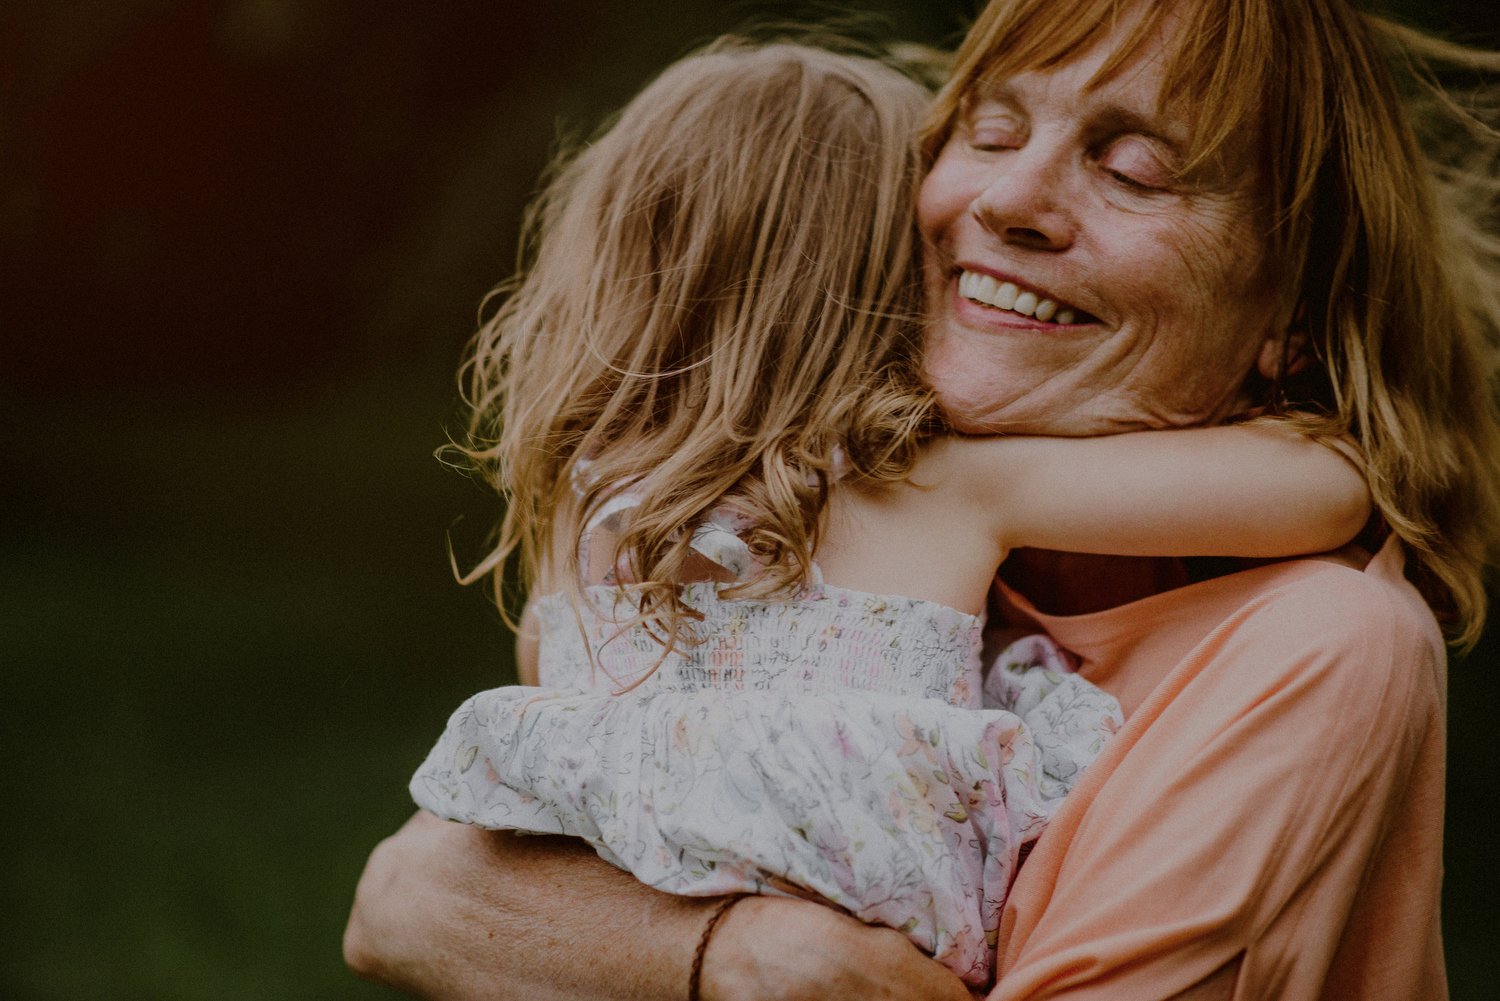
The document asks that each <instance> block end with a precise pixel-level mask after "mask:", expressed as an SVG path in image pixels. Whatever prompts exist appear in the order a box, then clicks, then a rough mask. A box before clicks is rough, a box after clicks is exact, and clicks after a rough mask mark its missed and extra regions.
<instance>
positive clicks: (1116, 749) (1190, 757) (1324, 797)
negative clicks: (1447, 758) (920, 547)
mask: <svg viewBox="0 0 1500 1001" xmlns="http://www.w3.org/2000/svg"><path fill="white" fill-rule="evenodd" d="M1442 671H1443V650H1442V647H1441V641H1440V640H1438V639H1437V638H1436V627H1435V623H1433V622H1432V618H1431V614H1430V613H1429V612H1427V610H1426V608H1425V606H1421V605H1420V604H1419V603H1417V604H1415V605H1414V603H1413V602H1412V601H1411V600H1409V598H1408V596H1407V595H1405V594H1403V593H1402V592H1401V591H1400V590H1399V589H1398V588H1396V587H1394V586H1393V585H1391V584H1390V583H1389V582H1384V581H1381V580H1379V579H1373V578H1371V577H1370V576H1368V575H1366V574H1361V573H1359V572H1357V571H1353V570H1349V569H1346V568H1340V567H1332V566H1330V567H1329V569H1328V571H1327V572H1322V573H1317V574H1315V575H1311V576H1308V577H1305V578H1303V579H1301V580H1298V581H1295V582H1293V583H1290V584H1287V585H1285V586H1282V587H1280V588H1273V589H1271V590H1269V591H1267V592H1266V593H1264V594H1261V595H1259V596H1257V597H1256V599H1255V600H1253V601H1251V602H1249V603H1247V604H1246V605H1245V606H1244V607H1242V608H1241V609H1240V610H1239V611H1238V613H1237V614H1235V615H1234V616H1232V617H1231V618H1230V619H1229V620H1228V621H1225V622H1223V623H1221V624H1220V625H1219V626H1218V627H1217V628H1215V629H1214V630H1213V631H1212V632H1211V633H1209V635H1208V636H1207V638H1206V639H1205V640H1203V642H1201V643H1200V644H1198V646H1197V647H1196V648H1195V649H1193V651H1192V652H1191V653H1189V654H1188V655H1187V657H1186V658H1185V659H1184V660H1183V661H1182V662H1181V663H1179V664H1178V665H1177V667H1176V668H1175V669H1173V670H1172V671H1171V673H1170V674H1169V675H1168V676H1167V677H1166V678H1165V680H1164V681H1163V682H1162V683H1161V684H1160V685H1159V686H1158V687H1157V688H1156V690H1154V691H1153V692H1152V694H1151V696H1150V697H1149V698H1148V699H1147V700H1146V701H1145V702H1144V703H1142V705H1141V706H1140V707H1139V708H1138V709H1137V710H1136V712H1135V713H1134V714H1133V715H1132V716H1131V718H1130V719H1129V720H1128V721H1127V723H1126V725H1125V727H1124V729H1122V731H1121V732H1120V733H1119V734H1118V735H1117V736H1116V737H1115V738H1114V740H1113V741H1112V743H1111V745H1110V746H1109V747H1107V748H1106V750H1105V752H1104V754H1103V755H1101V757H1100V758H1099V760H1098V761H1096V762H1095V763H1094V765H1092V766H1091V767H1090V769H1089V771H1088V772H1087V773H1086V774H1085V775H1084V777H1083V778H1082V780H1081V781H1080V783H1079V785H1078V786H1077V787H1076V788H1075V790H1074V792H1073V793H1072V794H1071V795H1070V796H1069V798H1068V800H1067V801H1066V802H1065V803H1064V805H1063V807H1062V808H1061V809H1060V810H1059V812H1058V814H1057V816H1056V817H1055V819H1054V820H1053V823H1052V826H1051V827H1050V828H1049V829H1048V831H1047V833H1046V834H1045V835H1044V836H1043V837H1042V838H1041V840H1040V841H1039V842H1038V844H1037V847H1036V848H1035V850H1034V851H1033V852H1032V854H1031V856H1030V858H1029V860H1028V861H1027V864H1026V867H1025V868H1024V869H1023V870H1022V873H1021V875H1020V877H1019V878H1018V879H1017V881H1016V884H1015V887H1014V890H1013V892H1012V895H1011V898H1010V900H1009V902H1008V904H1007V907H1006V912H1005V915H1004V918H1003V923H1002V926H1001V943H1002V944H1001V949H1002V953H1001V960H1000V973H1001V976H1000V980H999V983H998V984H997V986H996V987H995V989H994V991H993V992H992V993H991V995H990V999H991V1001H1018V999H1022V998H1026V999H1037V1001H1039V999H1043V998H1065V999H1068V1001H1085V999H1094V998H1100V999H1104V998H1108V999H1110V1001H1130V999H1139V1001H1163V999H1167V998H1170V997H1172V996H1173V995H1174V994H1177V993H1178V992H1180V991H1182V990H1185V989H1186V988H1188V987H1191V986H1192V985H1194V984H1196V983H1198V982H1199V981H1201V980H1203V979H1204V978H1206V977H1208V976H1210V975H1211V974H1213V973H1214V971H1215V970H1218V969H1219V968H1221V967H1222V966H1224V964H1225V963H1227V962H1229V961H1231V960H1233V959H1235V957H1236V956H1243V960H1242V962H1241V966H1240V972H1239V977H1238V984H1237V987H1236V993H1235V995H1234V996H1235V997H1246V998H1256V999H1273V998H1285V999H1299V1001H1300V999H1308V1001H1312V999H1315V998H1323V997H1326V996H1327V994H1326V993H1325V991H1324V986H1325V981H1326V979H1327V975H1328V971H1329V970H1330V968H1331V967H1333V966H1334V965H1335V962H1336V959H1337V958H1338V955H1339V954H1340V952H1341V950H1343V951H1344V952H1347V951H1348V950H1349V949H1350V948H1356V949H1357V948H1358V947H1359V944H1358V943H1354V944H1353V945H1351V943H1349V942H1348V941H1346V929H1348V928H1349V927H1350V926H1351V922H1350V912H1351V909H1352V908H1353V907H1354V906H1355V903H1356V900H1357V898H1360V896H1361V893H1362V892H1363V891H1364V890H1365V888H1367V887H1368V886H1369V885H1370V884H1371V883H1372V882H1373V883H1379V882H1380V881H1381V880H1380V878H1379V874H1378V873H1375V872H1374V870H1375V869H1377V868H1378V867H1379V866H1380V864H1381V861H1380V860H1381V859H1382V858H1383V846H1385V845H1387V843H1388V840H1389V839H1391V838H1392V837H1393V836H1394V837H1398V838H1401V839H1406V840H1407V841H1408V842H1409V843H1408V844H1407V845H1406V848H1405V850H1404V851H1403V853H1402V857H1403V858H1405V859H1407V860H1408V864H1410V860H1412V859H1416V860H1417V863H1416V864H1415V865H1414V868H1413V871H1412V872H1411V873H1409V874H1407V876H1408V877H1409V879H1408V882H1409V881H1410V880H1416V881H1418V882H1423V881H1425V883H1426V884H1430V887H1428V888H1427V889H1425V890H1424V889H1422V888H1421V887H1419V888H1418V889H1417V890H1416V892H1414V893H1411V894H1408V897H1409V898H1410V900H1414V901H1416V902H1417V903H1418V905H1419V906H1418V907H1417V910H1418V911H1420V910H1421V909H1422V907H1423V906H1426V907H1427V908H1428V910H1429V911H1430V913H1428V914H1426V915H1425V916H1423V915H1421V914H1391V915H1387V917H1389V918H1391V919H1392V920H1413V919H1415V920H1418V921H1426V922H1427V923H1428V924H1430V925H1432V926H1433V927H1435V923H1436V902H1437V898H1438V889H1437V888H1438V885H1439V884H1440V881H1441V862H1440V855H1441V827H1442V817H1441V814H1442V806H1441V786H1442ZM1434 749H1435V753H1434ZM1434 786H1435V788H1436V792H1435V795H1434V794H1433V789H1434ZM1414 789H1415V790H1416V794H1414ZM1423 901H1426V902H1427V903H1426V904H1423V903H1422V902H1423ZM1377 903H1378V902H1377ZM1408 910H1409V911H1410V910H1411V908H1409V907H1408ZM1380 923H1381V922H1373V923H1372V922H1369V921H1368V920H1365V921H1361V922H1360V923H1359V925H1360V926H1361V927H1363V926H1366V925H1371V924H1380ZM1412 934H1413V935H1414V936H1415V937H1416V938H1418V939H1423V941H1422V942H1421V943H1420V944H1419V945H1417V946H1414V947H1413V949H1412V950H1411V954H1412V958H1411V964H1415V965H1417V966H1420V965H1421V962H1422V960H1421V958H1420V957H1421V953H1422V950H1423V947H1425V946H1426V944H1427V943H1426V941H1425V929H1421V928H1418V929H1415V930H1413V932H1412ZM1366 945H1368V943H1366ZM1383 962H1386V963H1387V965H1390V964H1391V963H1392V962H1394V964H1395V965H1396V966H1397V967H1399V966H1401V964H1402V963H1403V962H1404V960H1403V959H1402V958H1401V957H1400V956H1397V957H1394V959H1393V958H1392V957H1387V958H1386V959H1385V960H1383ZM1411 964H1408V965H1411ZM1399 974H1400V971H1399V970H1398V971H1397V975H1398V979H1399ZM1415 975H1416V974H1413V976H1415ZM1408 979H1410V978H1408ZM1382 996H1386V995H1382ZM1388 996H1392V997H1396V996H1402V997H1410V996H1416V995H1415V994H1399V995H1398V994H1391V995H1388Z"/></svg>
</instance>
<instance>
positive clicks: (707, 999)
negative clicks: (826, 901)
mask: <svg viewBox="0 0 1500 1001" xmlns="http://www.w3.org/2000/svg"><path fill="white" fill-rule="evenodd" d="M716 904H717V898H696V897H678V896H673V895H671V894H667V893H662V892H660V891H657V890H653V889H651V888H650V887H648V886H646V885H645V884H643V883H640V882H638V881H637V880H636V879H635V878H634V877H633V876H631V875H630V874H628V873H626V872H624V871H622V870H620V869H616V868H615V867H614V866H612V865H610V864H609V863H607V862H604V861H603V860H601V859H600V858H599V857H598V856H597V855H595V854H594V852H593V851H592V850H591V849H589V848H588V847H587V846H585V845H584V843H583V842H581V841H577V840H575V839H572V838H558V837H524V838H523V837H516V836H514V835H512V834H510V833H508V832H499V831H482V830H479V829H478V828H473V827H467V826H465V825H463V824H452V823H448V822H447V821H443V820H438V819H437V818H436V817H434V816H432V815H431V814H427V813H418V814H417V815H416V816H414V817H413V818H412V819H411V820H410V821H408V822H407V824H406V826H404V827H403V828H402V829H401V830H400V831H398V832H397V833H396V834H394V835H392V836H391V837H390V838H387V839H386V840H385V841H383V842H381V844H380V845H379V846H378V847H377V848H376V849H375V852H374V853H373V854H372V855H371V856H370V861H369V863H368V865H367V866H366V868H365V872H364V875H363V876H362V877H361V878H360V882H359V888H358V890H356V892H355V899H354V909H353V912H352V913H351V914H350V917H349V927H348V930H347V931H346V932H345V933H344V958H345V960H346V961H347V962H348V964H349V966H350V968H351V969H353V970H354V972H355V973H357V974H359V975H360V976H361V977H364V978H365V979H367V980H375V981H379V982H381V983H385V984H388V985H390V986H392V987H395V988H397V989H398V990H402V991H405V992H407V993H409V994H412V995H415V996H417V997H421V998H429V999H450V998H451V999H461V998H475V999H478V998H484V999H490V1001H507V999H512V998H514V999H518V1001H522V999H524V1001H533V999H534V1001H565V999H580V1001H581V999H590V1001H592V999H600V1001H611V999H616V1001H627V999H630V1001H633V999H645V998H651V999H658V998H662V999H671V998H686V997H687V987H688V977H689V975H690V972H691V969H692V961H693V954H694V952H695V950H696V949H697V947H698V943H699V940H700V938H701V937H702V934H703V928H704V925H705V923H706V922H707V920H708V915H709V912H710V911H711V910H712V909H713V908H714V907H715V906H716ZM702 988H703V990H702V996H703V999H704V1001H751V999H755V1001H775V999H783V1001H802V999H806V1001H812V999H819V1001H823V999H827V1001H841V999H848V1001H856V999H858V1001H863V999H887V1001H972V996H971V995H970V994H969V992H968V991H967V990H966V989H965V988H964V986H963V983H962V981H960V980H959V979H958V977H956V976H955V975H954V974H953V973H952V972H951V971H949V970H948V969H947V968H946V967H943V966H941V965H940V964H938V963H936V962H933V961H932V960H931V959H928V958H927V957H926V956H924V955H922V954H921V953H920V952H918V951H917V949H916V947H914V946H913V945H912V944H911V943H910V942H909V941H908V940H907V939H906V936H904V935H902V934H900V933H899V932H895V931H892V930H890V929H888V928H875V927H870V926H867V925H863V924H860V923H859V922H858V921H855V920H854V919H853V918H849V917H846V916H845V915H842V914H840V913H838V912H836V911H834V910H832V909H830V908H827V907H823V906H822V905H819V904H814V903H808V902H806V901H800V900H788V899H783V898H779V897H752V898H749V899H746V900H743V901H741V902H740V903H738V904H736V905H735V906H734V908H733V909H732V910H731V911H730V912H729V913H728V914H727V915H726V916H725V918H724V920H723V921H721V922H720V923H719V926H718V927H717V929H716V930H715V931H714V934H713V938H712V940H711V943H710V948H709V949H708V951H707V952H706V954H705V962H704V966H703V981H702Z"/></svg>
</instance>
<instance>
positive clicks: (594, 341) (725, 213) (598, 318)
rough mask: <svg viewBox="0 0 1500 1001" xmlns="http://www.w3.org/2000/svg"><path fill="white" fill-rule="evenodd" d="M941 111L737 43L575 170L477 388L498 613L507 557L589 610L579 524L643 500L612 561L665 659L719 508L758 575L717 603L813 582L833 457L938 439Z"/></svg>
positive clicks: (530, 578) (698, 60) (828, 68)
mask: <svg viewBox="0 0 1500 1001" xmlns="http://www.w3.org/2000/svg"><path fill="white" fill-rule="evenodd" d="M930 99H931V95H930V93H929V92H927V91H926V90H924V89H923V88H922V87H921V86H919V85H918V84H916V83H915V82H913V81H912V80H910V79H908V78H907V77H905V76H903V75H902V74H901V73H899V72H897V71H896V70H895V69H892V68H891V67H889V66H886V65H883V64H881V63H880V62H877V61H874V60H871V59H866V58H857V57H852V56H846V55H839V54H835V53H833V52H829V51H823V50H820V49H816V48H811V47H806V46H801V45H792V44H770V45H752V44H750V43H746V42H742V41H736V40H732V39H725V40H720V41H719V42H717V43H715V44H714V45H713V46H711V47H710V48H709V49H708V50H706V51H703V52H701V53H699V54H697V55H693V56H690V57H688V58H686V59H683V60H681V61H680V62H678V63H676V64H674V65H672V66H671V67H669V68H668V69H667V70H666V71H665V72H663V73H662V74H661V76H660V77H658V78H657V79H656V80H655V81H654V82H653V83H651V84H650V85H649V86H648V87H646V88H645V90H643V91H642V92H641V93H640V94H639V96H637V97H636V98H635V100H633V101H632V102H631V103H630V104H629V105H628V106H627V107H626V108H625V109H624V110H623V111H622V112H621V113H620V114H619V116H618V118H617V120H615V121H614V122H613V124H611V125H609V127H608V128H607V129H606V130H605V131H604V132H603V133H602V134H601V135H600V136H599V137H598V138H597V139H596V140H595V141H594V142H592V143H590V144H589V145H588V146H587V147H586V148H585V149H584V150H583V151H582V152H581V153H579V154H578V155H577V156H576V157H575V158H573V159H571V160H569V161H566V162H564V164H563V165H562V166H561V167H560V168H559V169H558V171H557V173H556V176H555V179H554V180H553V181H552V182H551V183H550V185H548V187H547V188H546V190H545V191H544V193H543V194H542V195H541V196H540V197H539V198H538V200H537V201H536V203H535V204H534V205H533V206H532V207H531V210H530V212H529V215H528V221H527V227H526V234H527V235H526V237H525V239H524V241H523V251H522V254H523V258H522V266H521V269H520V272H519V274H518V275H517V276H516V277H515V278H513V279H512V280H511V281H509V282H507V283H505V284H504V285H502V286H501V287H500V288H499V289H498V290H497V291H496V293H494V294H495V295H496V296H498V297H500V298H501V300H502V301H501V302H500V305H499V308H498V310H497V311H496V313H495V315H494V317H493V318H492V319H490V320H489V322H487V323H485V324H484V325H483V326H482V328H481V330H480V332H479V334H478V336H477V338H476V340H475V342H474V345H473V350H472V354H471V356H470V358H469V359H468V361H467V362H466V365H465V367H464V369H463V370H462V372H461V382H462V383H463V385H464V388H465V396H466V399H467V400H468V401H469V403H470V405H471V406H472V420H471V424H470V436H469V444H468V446H467V448H465V449H464V451H465V453H466V454H467V455H468V456H469V457H470V459H471V460H472V461H473V462H474V463H475V465H476V466H477V467H478V468H479V469H480V470H481V472H482V474H483V475H484V476H485V478H486V479H488V480H489V481H490V482H491V483H492V484H493V485H494V486H495V487H496V488H497V489H498V490H499V491H500V492H501V494H502V495H503V496H504V497H505V498H506V500H507V502H508V506H507V509H506V513H505V517H504V520H503V522H502V523H501V525H500V528H499V540H498V544H497V545H496V547H495V549H494V550H493V551H492V552H491V553H490V555H489V556H488V558H487V559H485V560H484V561H483V562H482V563H481V564H480V565H479V566H478V567H477V568H476V569H475V570H474V571H473V572H472V573H471V574H469V575H468V578H467V579H469V580H473V579H476V578H478V577H479V576H482V575H483V574H485V573H488V572H494V578H495V587H496V595H497V598H498V599H500V603H501V607H502V609H504V608H505V604H506V602H505V600H504V597H505V596H504V594H503V593H502V586H503V577H504V573H503V571H504V568H505V566H506V562H507V559H508V558H509V557H510V556H511V554H512V553H517V552H518V553H519V556H520V562H521V576H522V580H523V583H524V584H525V585H527V586H530V585H532V584H533V583H534V582H535V581H536V578H537V571H538V566H539V564H540V563H545V562H547V561H549V560H551V559H552V554H553V553H565V554H566V555H565V556H562V557H561V563H562V565H560V566H558V567H557V568H556V569H557V570H558V571H560V578H561V582H562V584H563V586H565V587H567V588H568V589H569V590H570V592H571V593H572V594H573V595H574V598H575V606H576V603H577V599H578V598H579V597H580V592H579V588H580V584H579V581H580V579H581V571H582V569H583V568H581V567H580V566H579V565H578V563H579V561H578V551H579V542H580V541H581V537H582V532H583V531H584V526H583V523H584V520H585V518H586V517H587V516H588V513H589V512H591V511H594V510H596V509H598V507H599V505H600V504H601V503H603V502H605V501H607V500H608V499H609V496H610V495H611V494H612V493H613V492H616V491H618V490H620V489H621V488H622V487H623V486H625V485H629V486H630V489H631V490H632V492H638V493H639V494H640V495H641V499H640V505H639V507H638V508H636V509H635V511H634V513H633V515H632V517H631V518H630V519H629V521H628V523H627V525H626V526H625V527H624V529H623V530H622V533H621V534H620V535H619V537H618V542H617V547H618V548H617V552H618V553H619V555H620V558H621V559H622V560H624V561H626V562H627V563H628V567H629V577H630V578H631V579H632V580H633V581H636V582H639V583H637V584H634V585H633V591H634V594H635V598H636V602H637V607H638V609H639V611H640V616H639V619H638V621H639V620H644V621H646V622H647V623H648V625H650V626H651V627H652V628H653V629H654V631H655V632H656V633H657V635H658V636H659V638H661V639H662V640H663V642H664V643H665V644H666V648H667V649H671V647H672V645H673V644H675V643H677V642H678V641H682V640H686V641H688V642H692V639H693V637H692V635H691V629H690V628H688V624H687V623H686V622H685V621H684V619H692V618H695V617H698V616H697V615H696V613H694V612H693V610H692V609H691V608H690V607H688V606H687V605H685V604H684V602H683V600H682V596H681V588H680V586H679V585H678V583H677V582H678V581H679V580H681V579H683V577H682V573H683V570H684V567H685V565H686V561H687V560H688V559H689V557H690V555H691V550H690V547H689V543H690V541H691V534H692V527H693V526H694V525H696V524H698V523H699V522H700V521H701V520H702V519H703V518H704V517H705V516H706V515H707V513H708V512H709V511H711V510H712V509H713V508H715V507H716V506H719V505H723V504H729V505H732V506H733V507H734V508H735V509H736V510H737V511H738V512H739V513H741V514H743V515H745V516H746V517H748V519H749V520H750V521H751V522H753V528H752V529H750V530H749V531H748V533H747V535H746V542H747V543H748V544H749V546H750V549H751V551H752V553H753V554H754V555H755V556H756V557H757V558H758V560H759V561H760V562H761V563H762V564H763V566H764V571H763V572H762V573H760V574H759V575H758V576H757V577H756V578H754V579H753V580H750V581H748V582H745V583H742V584H740V585H738V586H736V587H734V588H731V589H730V590H729V591H728V592H726V593H727V594H729V595H730V596H768V595H773V594H777V593H784V592H788V591H789V590H790V589H792V588H794V587H795V586H796V585H797V584H799V583H801V582H804V581H805V580H806V573H807V568H808V567H809V566H810V565H811V558H812V552H813V550H814V549H815V548H816V546H817V538H818V531H819V518H820V515H821V513H822V510H823V507H824V503H825V500H826V498H827V494H828V488H829V484H830V482H831V480H832V479H833V477H834V466H835V460H836V458H837V456H838V454H839V452H840V451H842V453H843V455H845V456H847V460H848V464H849V466H850V468H851V475H852V476H853V477H854V478H855V479H864V480H866V481H895V480H900V479H902V478H904V477H905V476H906V474H907V473H908V472H909V470H910V469H911V467H912V464H913V463H914V462H915V459H916V454H917V448H918V442H919V439H920V438H921V437H922V436H923V435H924V434H925V433H926V432H928V431H930V430H932V429H933V427H934V421H935V419H936V418H935V416H934V414H935V408H934V405H933V402H932V399H931V393H930V391H929V390H928V389H927V388H926V387H925V386H924V385H923V383H922V382H921V379H920V376H919V375H918V372H919V370H920V364H919V360H918V358H917V352H918V349H919V346H918V343H917V337H918V331H919V316H920V307H921V301H920V282H919V278H918V274H917V268H916V265H917V249H916V248H917V240H916V236H915V229H914V221H913V220H914V212H913V198H914V196H915V192H916V188H917V184H918V182H919V180H920V177H919V166H920V156H919V153H918V150H917V146H916V136H917V130H918V127H919V125H920V124H921V121H922V117H923V115H924V113H925V111H926V107H927V104H928V102H929V101H930ZM585 461H587V473H586V474H584V473H581V466H580V463H582V462H585ZM559 526H566V534H567V536H568V537H567V538H566V539H556V538H554V533H555V532H558V531H559V530H560V528H559ZM562 543H566V544H565V545H563V544H562ZM664 656H665V654H664Z"/></svg>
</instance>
